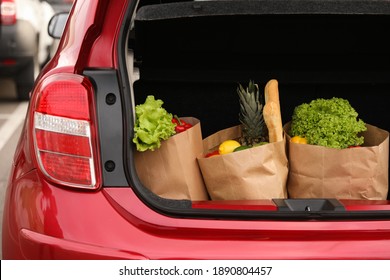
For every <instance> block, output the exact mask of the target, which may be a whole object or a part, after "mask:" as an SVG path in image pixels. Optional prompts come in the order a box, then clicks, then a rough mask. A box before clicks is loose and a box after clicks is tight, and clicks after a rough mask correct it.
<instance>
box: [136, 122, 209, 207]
mask: <svg viewBox="0 0 390 280" xmlns="http://www.w3.org/2000/svg"><path fill="white" fill-rule="evenodd" d="M182 119H183V120H185V121H186V122H188V123H190V124H192V125H193V127H192V128H190V129H188V130H186V131H184V132H181V133H178V134H176V135H174V136H172V137H170V138H169V139H168V140H166V141H163V142H162V144H161V147H160V148H158V149H156V150H154V151H150V150H148V151H145V152H136V153H135V166H136V169H137V173H138V176H139V178H140V180H141V182H142V183H143V184H144V185H145V186H146V187H147V188H149V189H150V190H151V191H152V192H153V193H155V194H157V195H159V196H161V197H163V198H169V199H190V200H208V194H207V190H206V187H205V184H204V182H203V178H202V174H201V173H200V170H199V166H198V163H197V160H196V157H197V156H198V155H199V154H201V153H202V152H203V145H202V134H201V127H200V122H199V120H198V119H196V118H190V117H188V118H182Z"/></svg>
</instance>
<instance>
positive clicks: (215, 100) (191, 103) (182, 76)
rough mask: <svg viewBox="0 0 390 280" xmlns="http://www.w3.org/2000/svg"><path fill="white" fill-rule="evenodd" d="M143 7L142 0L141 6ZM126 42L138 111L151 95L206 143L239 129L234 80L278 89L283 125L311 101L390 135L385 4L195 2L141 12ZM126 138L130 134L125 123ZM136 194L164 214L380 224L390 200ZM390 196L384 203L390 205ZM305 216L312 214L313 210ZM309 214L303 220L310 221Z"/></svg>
mask: <svg viewBox="0 0 390 280" xmlns="http://www.w3.org/2000/svg"><path fill="white" fill-rule="evenodd" d="M141 3H142V2H141ZM132 27H133V28H132V29H131V31H130V37H129V44H128V48H129V57H128V61H129V64H128V70H129V74H128V75H129V77H130V82H131V85H132V98H133V100H134V105H137V104H141V103H143V102H144V101H145V99H146V97H147V96H148V95H154V96H155V98H156V99H161V100H163V101H164V105H163V107H164V108H165V109H166V110H167V111H168V112H172V113H174V114H177V115H178V116H192V117H195V118H197V119H199V120H200V121H201V129H202V136H203V137H207V136H209V135H212V134H213V133H216V132H217V131H220V130H222V129H225V128H228V127H231V126H235V125H238V124H239V119H238V112H239V99H238V97H237V94H236V89H237V85H238V83H240V84H243V85H245V84H247V83H248V81H249V80H254V81H255V82H256V83H257V84H258V85H259V87H260V92H262V91H263V89H264V86H265V84H266V82H267V81H269V80H270V79H277V80H278V82H279V95H280V107H281V113H282V121H283V124H285V123H287V122H289V121H290V120H291V116H292V114H293V110H294V108H295V107H296V106H298V105H300V104H302V103H304V102H306V103H308V102H310V101H311V100H314V99H316V98H332V97H340V98H345V99H347V100H348V101H349V102H350V104H351V105H352V107H353V108H355V110H356V111H357V112H358V113H359V118H361V119H363V120H364V121H365V122H366V123H367V124H371V125H374V126H377V127H379V128H381V129H383V130H386V131H389V130H390V122H389V118H388V113H387V112H388V105H389V104H388V101H387V100H388V97H387V96H386V95H387V94H388V92H389V91H390V68H389V65H390V43H389V42H388V40H387V35H388V32H389V30H390V7H389V6H388V5H387V4H386V2H385V1H376V2H372V1H212V2H208V1H196V2H181V3H167V4H161V5H160V4H159V5H145V6H142V7H139V9H138V12H137V15H136V17H135V19H134V22H133V24H132ZM130 127H131V129H130V134H129V137H132V133H131V131H132V129H133V127H132V126H130ZM130 145H131V148H130V153H129V161H130V165H129V166H130V169H131V170H133V171H132V172H129V174H130V177H131V180H132V182H133V185H134V189H135V190H136V191H137V192H138V193H139V194H140V195H141V196H142V197H143V199H144V200H145V202H147V203H149V204H150V205H152V206H153V207H155V208H156V209H160V210H162V211H163V212H167V213H171V214H178V213H181V214H183V215H185V214H188V215H212V216H220V217H226V218H231V217H237V216H240V217H241V218H253V217H262V218H267V217H271V218H275V217H283V218H289V217H296V218H313V217H315V218H317V217H318V218H319V217H324V218H332V219H333V218H351V217H361V216H364V217H370V218H383V217H384V216H386V217H388V215H389V214H390V203H389V201H386V200H382V201H378V200H375V201H370V200H338V199H334V198H331V197H319V198H317V199H290V198H287V199H269V200H261V201H260V200H257V201H254V200H247V201H242V200H241V201H211V200H204V201H188V200H171V199H164V198H161V197H158V196H156V195H154V194H153V193H151V192H149V191H148V190H147V189H146V188H145V187H144V186H142V182H140V181H139V180H138V179H137V176H136V175H135V173H134V170H135V168H134V165H133V158H132V156H133V153H132V152H131V150H133V149H134V147H133V146H132V144H130ZM387 199H389V198H387ZM309 212H310V213H309ZM308 213H309V214H308Z"/></svg>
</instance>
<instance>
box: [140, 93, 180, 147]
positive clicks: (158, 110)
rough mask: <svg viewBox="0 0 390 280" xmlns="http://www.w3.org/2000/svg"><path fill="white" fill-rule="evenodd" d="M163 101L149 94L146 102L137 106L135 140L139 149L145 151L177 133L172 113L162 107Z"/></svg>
mask: <svg viewBox="0 0 390 280" xmlns="http://www.w3.org/2000/svg"><path fill="white" fill-rule="evenodd" d="M163 103H164V102H163V101H162V100H160V99H157V100H155V99H154V96H153V95H149V96H148V97H147V98H146V100H145V103H144V104H140V105H137V106H136V107H135V115H136V121H135V127H134V138H133V142H134V143H135V144H136V148H137V150H138V151H140V152H143V151H146V150H148V149H149V150H152V151H154V150H155V149H157V148H159V147H160V146H161V141H163V140H167V139H168V138H169V137H171V136H172V135H174V134H175V124H174V123H172V114H170V113H168V112H167V111H166V110H165V109H164V108H162V105H163Z"/></svg>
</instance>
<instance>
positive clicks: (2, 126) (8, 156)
mask: <svg viewBox="0 0 390 280" xmlns="http://www.w3.org/2000/svg"><path fill="white" fill-rule="evenodd" d="M27 107H28V102H16V101H9V100H7V101H1V100H0V205H1V208H0V211H1V212H0V219H1V223H0V237H1V227H2V219H3V206H4V195H5V191H6V186H7V181H8V176H9V173H10V168H11V164H12V158H13V155H14V152H15V148H16V145H17V143H18V139H19V135H20V132H21V130H22V127H23V121H24V118H25V115H26V110H27ZM0 248H1V242H0ZM0 258H2V255H1V250H0Z"/></svg>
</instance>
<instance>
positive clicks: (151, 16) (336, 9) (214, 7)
mask: <svg viewBox="0 0 390 280" xmlns="http://www.w3.org/2000/svg"><path fill="white" fill-rule="evenodd" d="M242 2H243V1H234V0H233V1H225V0H222V1H205V2H199V1H198V2H184V3H183V2H179V3H168V4H159V5H149V6H144V7H142V8H140V10H139V12H138V13H137V16H136V19H137V20H162V19H174V18H183V17H195V16H218V15H260V14H264V15H266V14H270V15H276V14H284V15H293V14H311V15H313V14H333V15H336V14H341V15H357V14H365V15H389V14H390V3H389V2H388V1H385V0H382V1H372V0H357V1H352V0H327V1H324V0H323V1H316V0H296V1H291V0H279V1H275V0H250V1H245V5H243V4H242Z"/></svg>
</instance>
